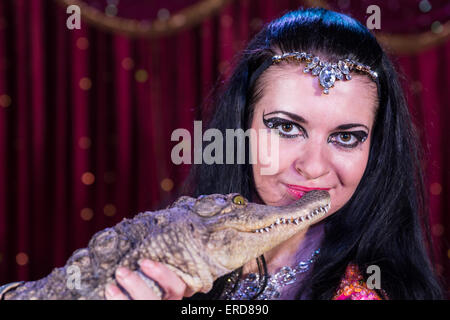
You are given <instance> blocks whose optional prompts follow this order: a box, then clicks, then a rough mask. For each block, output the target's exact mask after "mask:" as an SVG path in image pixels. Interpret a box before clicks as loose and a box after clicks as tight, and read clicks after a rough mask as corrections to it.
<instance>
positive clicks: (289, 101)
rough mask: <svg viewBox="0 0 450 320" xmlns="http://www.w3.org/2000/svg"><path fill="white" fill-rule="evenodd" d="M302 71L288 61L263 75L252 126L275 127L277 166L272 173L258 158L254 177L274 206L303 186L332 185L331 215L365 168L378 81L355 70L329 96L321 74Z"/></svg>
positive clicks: (329, 187) (294, 195) (297, 194)
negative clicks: (348, 78) (347, 79)
mask: <svg viewBox="0 0 450 320" xmlns="http://www.w3.org/2000/svg"><path fill="white" fill-rule="evenodd" d="M302 71H303V66H302V65H296V64H286V63H285V64H281V65H276V66H271V67H270V68H269V69H267V70H266V71H265V72H264V74H263V76H262V78H261V79H260V81H261V83H262V90H263V91H262V97H261V99H260V100H259V101H258V102H257V103H256V104H255V108H254V113H253V118H252V124H251V127H252V128H253V129H255V130H256V132H257V133H258V132H260V131H259V130H260V129H262V130H265V131H266V132H267V131H270V126H272V129H276V130H272V134H278V135H279V145H278V146H279V148H278V152H275V153H274V152H273V151H274V150H270V151H268V152H269V154H270V155H271V156H272V157H276V159H277V160H278V169H277V170H276V172H275V173H274V174H270V175H268V174H266V173H263V170H261V169H262V168H263V167H266V166H262V165H261V164H260V161H257V163H256V164H253V175H254V180H255V185H256V190H257V192H258V195H259V196H260V198H261V199H262V200H263V202H264V203H266V204H269V205H274V206H282V205H287V204H289V203H292V202H294V201H296V200H297V199H299V198H301V196H302V195H303V194H304V193H305V191H304V190H306V189H304V188H313V189H319V188H320V189H327V190H328V192H329V193H330V196H331V209H330V210H329V211H328V215H330V214H332V213H334V212H336V211H337V210H339V209H340V208H342V206H344V204H345V203H346V202H347V201H348V200H349V199H350V198H351V196H352V195H353V193H354V192H355V190H356V187H357V186H358V184H359V182H360V180H361V178H362V175H363V173H364V170H365V168H366V165H367V160H368V157H369V149H370V148H369V147H370V137H371V131H372V127H373V122H374V113H375V110H376V109H375V108H376V95H377V91H376V85H375V83H373V82H371V80H370V79H369V78H368V76H366V75H357V74H352V80H350V81H336V83H335V86H334V87H333V88H331V89H330V93H329V94H328V95H326V94H323V93H322V90H323V89H322V88H321V87H320V85H319V83H318V77H314V76H312V75H310V74H304V73H303V72H302ZM257 135H258V138H259V137H260V136H261V135H260V134H257ZM262 145H263V144H262ZM269 146H270V144H269ZM267 148H270V147H267ZM260 152H261V151H260ZM273 159H275V158H273ZM273 159H272V160H273ZM276 159H275V160H276ZM266 160H267V159H266ZM266 160H265V161H266ZM265 163H266V162H265ZM302 189H303V191H302ZM328 215H327V216H328Z"/></svg>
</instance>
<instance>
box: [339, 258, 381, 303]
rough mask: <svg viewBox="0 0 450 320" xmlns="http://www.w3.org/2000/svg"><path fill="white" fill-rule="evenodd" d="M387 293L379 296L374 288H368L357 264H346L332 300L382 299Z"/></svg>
mask: <svg viewBox="0 0 450 320" xmlns="http://www.w3.org/2000/svg"><path fill="white" fill-rule="evenodd" d="M383 299H387V295H386V294H384V293H383V297H381V296H380V295H379V294H378V293H377V292H376V291H375V290H374V289H369V288H368V287H367V284H366V282H365V281H364V278H363V276H362V275H361V273H360V272H359V269H358V266H356V265H354V264H350V265H348V267H347V269H346V270H345V275H344V277H343V278H342V281H341V284H340V285H339V289H338V291H337V292H336V295H335V296H334V297H333V299H332V300H383Z"/></svg>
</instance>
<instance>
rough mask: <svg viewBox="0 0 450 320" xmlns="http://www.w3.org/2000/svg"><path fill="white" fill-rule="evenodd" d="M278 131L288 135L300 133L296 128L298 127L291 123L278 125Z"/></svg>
mask: <svg viewBox="0 0 450 320" xmlns="http://www.w3.org/2000/svg"><path fill="white" fill-rule="evenodd" d="M278 131H280V133H282V134H284V135H288V136H297V135H298V134H300V130H298V128H297V127H296V126H295V125H294V124H292V123H285V124H281V125H279V126H278Z"/></svg>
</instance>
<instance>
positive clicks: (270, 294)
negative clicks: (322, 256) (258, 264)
mask: <svg viewBox="0 0 450 320" xmlns="http://www.w3.org/2000/svg"><path fill="white" fill-rule="evenodd" d="M319 252H320V249H317V250H315V251H314V252H313V253H312V255H311V257H310V258H309V259H308V260H306V261H300V262H299V263H297V265H296V266H295V267H289V266H285V267H282V268H281V269H280V271H278V272H276V273H275V274H273V275H268V279H267V285H266V287H265V288H264V290H263V292H262V293H261V294H260V295H259V296H258V297H257V298H256V299H257V300H276V299H279V298H280V297H281V290H282V289H283V288H284V287H286V286H288V285H290V284H293V283H295V282H296V281H297V277H298V275H300V274H302V273H305V272H306V271H308V270H309V268H310V266H311V264H312V263H313V262H314V260H315V258H316V256H317V255H318V254H319ZM236 282H237V283H236ZM261 282H262V281H261V280H260V275H259V273H249V274H248V275H247V276H246V277H245V278H244V279H239V272H237V271H233V272H232V273H231V274H230V276H229V277H228V278H227V279H226V283H225V289H224V292H223V294H222V296H221V299H223V300H250V299H253V297H255V296H256V294H257V293H258V292H259V290H260V286H261ZM235 285H236V289H235V290H234V291H233V288H234V286H235Z"/></svg>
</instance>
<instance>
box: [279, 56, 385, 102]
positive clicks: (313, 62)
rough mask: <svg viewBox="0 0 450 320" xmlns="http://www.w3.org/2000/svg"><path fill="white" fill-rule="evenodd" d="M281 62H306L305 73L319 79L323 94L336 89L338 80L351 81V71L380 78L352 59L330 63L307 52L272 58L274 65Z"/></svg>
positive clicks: (368, 68)
mask: <svg viewBox="0 0 450 320" xmlns="http://www.w3.org/2000/svg"><path fill="white" fill-rule="evenodd" d="M281 61H298V62H305V63H306V67H305V68H304V69H303V72H304V73H311V74H312V75H313V76H317V77H319V84H320V85H321V86H322V87H323V93H325V94H328V93H329V89H330V88H331V87H334V83H335V82H336V81H337V80H344V79H345V80H351V79H352V76H351V75H350V72H351V71H361V72H364V73H367V74H368V75H369V76H370V77H371V79H372V80H373V81H375V80H376V79H377V78H378V74H377V73H376V72H375V71H372V70H370V67H369V66H366V65H363V64H361V63H359V62H356V61H354V60H350V59H344V60H339V61H338V62H337V63H330V62H327V61H322V60H320V58H319V57H317V56H313V55H312V54H309V53H305V52H292V53H284V54H282V55H276V56H273V57H272V63H279V62H281Z"/></svg>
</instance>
